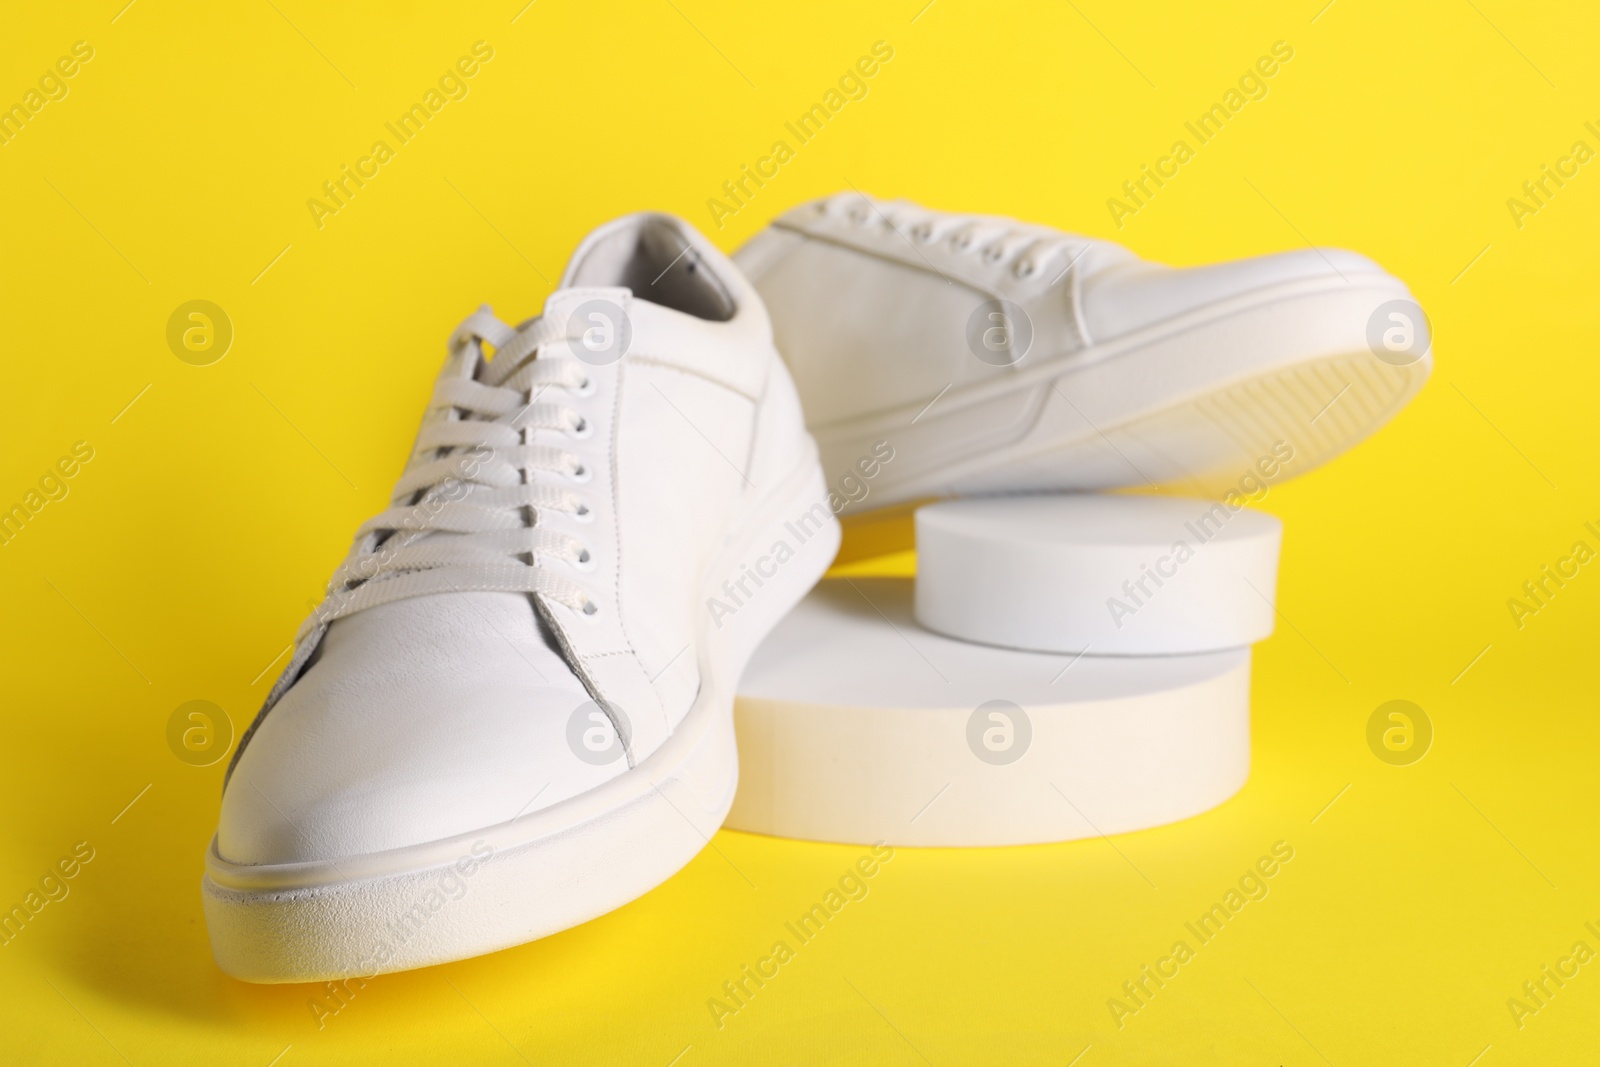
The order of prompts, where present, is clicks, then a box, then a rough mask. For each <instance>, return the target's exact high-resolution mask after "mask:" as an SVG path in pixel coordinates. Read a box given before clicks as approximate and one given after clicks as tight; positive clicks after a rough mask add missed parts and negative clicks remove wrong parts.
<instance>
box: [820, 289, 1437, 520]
mask: <svg viewBox="0 0 1600 1067" xmlns="http://www.w3.org/2000/svg"><path fill="white" fill-rule="evenodd" d="M1409 298H1410V297H1409V293H1408V292H1407V290H1406V289H1405V287H1404V286H1403V285H1401V284H1400V283H1399V282H1398V281H1396V280H1394V279H1392V278H1388V277H1387V276H1381V275H1357V276H1355V277H1353V278H1352V279H1351V280H1350V281H1349V282H1348V283H1335V284H1334V285H1332V286H1330V285H1329V284H1327V283H1326V282H1321V281H1319V282H1299V283H1291V284H1288V285H1284V286H1281V287H1278V288H1275V289H1273V290H1271V291H1268V292H1265V293H1253V294H1250V295H1248V296H1246V297H1241V298H1239V299H1236V300H1233V301H1228V302H1223V303H1219V304H1216V305H1213V306H1211V307H1208V308H1206V309H1204V310H1203V311H1200V312H1195V313H1193V314H1190V315H1188V316H1185V317H1183V318H1181V319H1177V320H1174V321H1171V322H1166V323H1162V324H1160V325H1159V326H1156V327H1152V328H1150V329H1148V330H1144V331H1141V332H1139V333H1136V334H1133V335H1130V336H1128V337H1126V338H1122V339H1120V340H1118V341H1115V342H1112V343H1108V344H1105V345H1098V346H1093V347H1090V348H1088V349H1086V350H1083V351H1081V352H1077V353H1074V354H1072V355H1070V356H1067V357H1062V358H1048V357H1046V358H1042V359H1039V358H1037V357H1028V358H1025V359H1024V361H1023V362H1022V363H1021V364H1019V365H1018V367H1017V369H1016V371H1015V372H1014V373H1012V374H1010V375H1008V376H1005V377H1002V378H1000V379H997V380H995V381H992V382H989V383H986V384H984V385H980V386H972V387H968V388H965V389H961V390H951V391H950V392H949V393H947V394H943V395H941V396H940V397H939V398H938V399H937V400H936V401H935V402H934V403H933V404H931V405H928V406H927V407H926V408H923V409H922V410H921V411H920V412H919V407H920V405H913V406H910V407H907V408H906V409H904V410H899V409H896V410H894V411H890V412H880V413H877V414H875V415H873V416H871V417H868V418H864V419H856V420H851V421H850V422H847V423H836V424H833V425H829V426H823V427H813V428H812V432H813V433H814V434H815V435H816V437H817V440H818V443H819V445H820V446H821V448H822V456H823V464H824V469H825V470H826V471H827V472H828V473H829V474H830V475H832V476H834V477H835V478H837V477H838V476H839V474H840V473H841V472H844V471H848V470H849V469H850V466H851V464H852V463H853V462H854V461H855V459H856V457H858V456H860V455H863V454H864V451H863V450H864V449H867V448H868V447H870V445H871V443H872V442H874V441H877V440H880V439H887V440H888V441H890V443H891V444H893V445H894V447H895V449H896V453H897V454H896V457H895V460H894V462H893V463H891V464H888V465H886V466H885V468H884V472H883V475H882V477H881V479H880V480H879V481H878V482H877V483H875V484H874V486H873V495H872V497H871V498H870V499H871V503H870V504H867V505H865V506H870V507H879V506H884V505H889V504H893V503H896V502H903V501H907V500H913V499H918V498H925V497H931V496H941V495H947V494H951V493H958V494H979V493H999V492H1030V491H1040V490H1099V489H1112V488H1123V487H1138V488H1150V487H1157V488H1164V489H1167V488H1170V489H1175V490H1178V491H1183V492H1188V493H1193V494H1196V495H1201V496H1211V495H1214V494H1216V493H1219V492H1223V491H1226V490H1227V489H1229V488H1234V487H1237V486H1238V484H1239V483H1240V482H1241V480H1244V479H1247V478H1250V477H1252V476H1253V477H1255V478H1256V479H1257V480H1259V478H1260V477H1261V476H1260V473H1259V466H1258V465H1259V464H1260V463H1261V462H1262V461H1263V460H1264V459H1265V460H1268V461H1271V460H1272V459H1273V457H1274V450H1275V449H1277V450H1278V452H1279V453H1281V452H1282V451H1283V450H1284V448H1285V446H1287V449H1288V450H1290V451H1292V453H1293V456H1292V459H1291V460H1290V462H1288V463H1281V464H1279V466H1281V467H1282V468H1283V471H1282V473H1281V474H1280V475H1279V477H1293V476H1296V475H1299V474H1303V473H1305V472H1306V471H1308V470H1310V469H1311V468H1313V467H1316V466H1319V465H1320V464H1322V463H1325V462H1327V461H1328V460H1329V459H1332V458H1333V457H1334V456H1337V455H1339V454H1340V453H1342V452H1344V451H1345V450H1347V449H1349V448H1350V447H1352V446H1353V445H1355V444H1356V443H1357V442H1359V441H1361V440H1362V439H1364V438H1365V437H1367V436H1369V435H1370V434H1371V433H1373V432H1374V431H1375V430H1377V429H1378V428H1379V427H1380V426H1382V425H1383V424H1384V423H1385V422H1387V421H1388V420H1389V419H1390V418H1392V417H1393V416H1394V415H1395V413H1396V412H1398V411H1399V410H1400V409H1401V408H1402V407H1404V406H1405V404H1406V403H1407V402H1408V401H1409V400H1410V399H1411V398H1412V397H1413V396H1415V395H1416V393H1417V392H1418V390H1420V389H1421V388H1422V386H1423V384H1424V382H1426V380H1427V378H1428V374H1429V372H1430V370H1431V368H1432V356H1431V353H1430V354H1426V355H1424V356H1422V357H1421V358H1420V359H1418V360H1417V361H1416V362H1414V363H1412V364H1410V365H1408V366H1394V365H1392V364H1389V363H1386V362H1384V361H1382V360H1380V359H1379V358H1378V357H1377V356H1375V355H1374V354H1373V353H1372V352H1371V351H1370V350H1369V349H1368V347H1367V341H1366V334H1365V326H1366V322H1367V319H1368V318H1369V317H1370V316H1371V314H1372V312H1373V311H1374V309H1376V308H1378V307H1379V306H1380V305H1382V304H1383V303H1385V302H1387V301H1389V300H1396V299H1409ZM1030 361H1031V363H1030ZM913 420H915V421H913ZM1252 472H1254V473H1252ZM858 510H859V509H858Z"/></svg>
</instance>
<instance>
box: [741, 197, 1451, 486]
mask: <svg viewBox="0 0 1600 1067" xmlns="http://www.w3.org/2000/svg"><path fill="white" fill-rule="evenodd" d="M734 259H735V262H737V263H738V264H739V265H740V266H741V267H743V268H744V270H745V272H746V274H747V275H748V276H749V277H750V279H751V281H752V282H754V283H755V286H756V288H757V289H758V290H759V291H760V292H761V295H762V297H763V298H764V299H765V300H766V303H767V308H768V311H769V312H770V314H771V315H772V321H773V330H774V335H775V336H776V338H777V341H778V349H779V350H780V351H781V352H782V353H783V354H784V358H785V359H786V360H787V361H788V363H789V367H790V370H791V371H792V372H793V374H794V376H795V382H796V384H797V385H798V387H799V389H800V396H801V399H802V400H803V401H804V403H805V409H806V417H807V421H808V423H809V425H810V427H811V431H812V433H813V434H815V435H816V437H817V441H818V444H819V445H820V446H821V449H822V458H823V468H824V472H825V473H826V475H827V476H828V478H829V481H830V483H831V487H832V488H833V490H834V491H835V492H836V493H837V494H838V496H839V499H841V500H842V501H846V502H848V506H849V507H850V508H853V509H855V510H862V509H865V508H869V507H877V506H880V505H884V504H892V503H896V502H899V501H906V500H912V499H917V498H922V497H930V496H937V495H944V494H950V493H993V492H1006V491H1030V490H1087V489H1106V488H1112V487H1118V486H1141V487H1146V486H1172V487H1176V488H1183V489H1187V490H1189V491H1191V492H1200V493H1201V494H1203V495H1209V494H1211V493H1213V492H1217V491H1220V490H1225V489H1227V488H1240V489H1241V490H1242V492H1244V494H1245V495H1250V493H1251V492H1252V491H1253V490H1252V486H1255V485H1257V484H1259V483H1262V482H1270V481H1274V480H1276V479H1278V478H1283V477H1288V476H1291V475H1295V474H1300V473H1303V472H1304V471H1306V470H1309V469H1310V468H1311V467H1314V466H1316V465H1318V464H1320V463H1323V462H1325V461H1326V460H1328V459H1330V458H1332V457H1333V456H1335V455H1337V454H1338V453H1340V452H1342V451H1344V450H1345V449H1347V448H1349V447H1350V446H1351V445H1353V444H1355V443H1356V442H1357V441H1359V440H1361V439H1362V438H1364V437H1366V436H1367V435H1368V434H1370V433H1372V432H1373V431H1374V430H1376V429H1377V428H1378V427H1379V426H1381V425H1382V424H1383V423H1384V422H1386V421H1387V420H1388V419H1389V418H1390V417H1391V416H1392V415H1394V413H1395V412H1397V411H1398V410H1399V409H1400V408H1401V407H1402V406H1403V405H1404V404H1405V403H1406V402H1407V401H1408V400H1409V399H1410V398H1411V397H1412V396H1413V395H1414V394H1415V393H1416V392H1417V390H1418V389H1420V388H1421V387H1422V384H1423V382H1424V381H1425V380H1426V379H1427V376H1428V372H1429V369H1430V367H1431V364H1432V358H1431V352H1430V337H1429V331H1428V325H1427V320H1426V317H1425V316H1424V315H1423V314H1422V309H1421V308H1419V307H1418V306H1417V305H1416V303H1415V301H1414V300H1412V298H1411V295H1410V293H1409V292H1407V290H1406V287H1405V286H1404V285H1403V284H1402V283H1401V282H1399V281H1398V280H1396V279H1395V278H1393V277H1390V276H1389V275H1388V274H1386V273H1384V272H1383V270H1381V269H1380V268H1379V267H1378V266H1377V265H1376V264H1374V263H1373V262H1371V261H1370V260H1368V259H1366V258H1364V257H1362V256H1359V255H1356V254H1354V253H1351V252H1341V251H1337V250H1332V249H1306V250H1303V251H1297V252H1285V253H1281V254H1278V255H1271V256H1262V257H1260V258H1257V259H1248V260H1242V261H1239V262H1235V263H1222V264H1217V265H1214V266H1206V267H1193V268H1188V269H1182V270H1175V269H1172V268H1169V267H1163V266H1160V265H1157V264H1153V263H1146V262H1144V261H1142V260H1140V259H1138V258H1137V257H1135V256H1134V255H1133V254H1132V253H1130V252H1128V251H1127V250H1126V249H1123V248H1121V247H1119V246H1117V245H1113V244H1109V243H1106V242H1103V241H1094V240H1089V239H1087V238H1082V237H1075V236H1072V235H1070V234H1064V233H1061V232H1059V231H1056V230H1051V229H1048V228H1046V227H1042V226H1031V225H1025V224H1022V223H1017V222H1014V221H1012V220H1010V219H1003V218H991V217H981V216H966V215H948V214H942V213H939V212H934V211H929V210H927V209H924V208H919V207H916V206H914V205H911V204H906V203H879V202H876V201H873V200H870V199H868V198H866V197H863V196H860V195H858V194H854V193H851V194H843V195H840V196H836V197H833V198H830V199H827V200H821V201H817V202H816V203H812V204H807V205H804V206H802V207H799V208H796V209H794V210H792V211H789V212H788V213H786V214H785V215H783V216H782V217H781V218H779V219H778V220H777V221H776V222H774V223H773V225H772V226H771V227H770V228H769V229H767V230H765V231H763V232H762V233H760V234H757V235H756V236H755V237H754V238H753V239H752V240H751V241H750V242H749V243H748V244H746V245H745V246H744V248H742V249H740V250H739V252H738V253H737V254H736V255H735V257H734Z"/></svg>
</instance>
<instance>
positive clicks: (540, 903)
mask: <svg viewBox="0 0 1600 1067" xmlns="http://www.w3.org/2000/svg"><path fill="white" fill-rule="evenodd" d="M826 501H827V490H826V486H825V484H824V482H823V479H822V474H821V470H820V468H819V467H818V465H817V462H816V460H815V457H814V454H810V455H808V456H807V458H806V460H805V462H803V463H802V464H801V465H800V466H798V467H797V468H795V470H794V472H793V473H792V474H791V475H790V476H789V477H788V478H787V479H785V480H784V482H783V483H782V484H780V485H778V486H775V487H774V488H773V489H772V490H770V491H769V492H768V493H767V494H766V495H765V496H764V497H763V498H761V500H759V501H758V502H757V503H756V504H755V506H754V507H753V509H752V511H751V512H750V513H749V514H748V516H747V517H746V519H745V521H744V522H743V524H742V526H741V527H740V529H739V530H738V531H737V532H735V533H734V534H733V535H731V536H730V538H729V541H728V543H727V545H726V546H725V548H724V550H723V551H722V553H721V554H720V555H719V557H718V559H717V560H716V562H715V563H714V564H713V566H712V567H711V568H710V570H709V571H708V576H707V579H706V583H705V587H704V588H705V593H706V596H707V597H709V596H711V595H715V594H716V591H718V590H720V588H721V586H722V584H723V582H724V581H728V580H733V581H737V580H738V579H739V577H740V576H741V574H742V573H744V569H745V568H747V567H749V566H752V565H754V562H753V561H755V560H756V559H758V558H760V557H762V556H765V555H768V554H769V553H770V550H771V549H772V547H773V545H774V544H775V543H776V542H778V541H783V542H785V543H787V544H788V545H789V546H790V548H791V550H792V551H793V553H794V554H793V556H792V557H789V558H787V559H786V560H785V562H783V564H782V565H781V566H780V567H779V568H778V570H777V572H776V573H775V574H773V575H772V576H771V577H768V578H766V579H765V580H764V582H763V584H762V585H761V586H760V587H759V589H756V590H754V593H755V595H753V596H750V597H749V598H748V599H747V600H745V601H744V603H742V604H741V605H740V606H739V608H738V610H737V611H736V612H735V613H733V614H732V615H731V616H729V617H726V618H725V619H723V625H722V626H720V627H719V626H716V625H715V624H714V623H713V622H712V621H711V620H710V618H709V617H707V618H705V619H704V620H703V621H702V640H700V641H699V642H698V648H699V654H700V677H701V679H702V684H701V690H700V693H699V694H698V696H697V697H696V699H695V702H694V705H693V706H692V707H691V708H690V710H689V712H688V713H687V715H686V716H685V718H684V720H683V721H682V722H681V723H680V724H679V725H678V727H677V728H676V729H675V730H674V731H673V734H672V736H671V737H670V738H668V740H667V741H666V742H665V743H664V744H663V745H662V746H661V747H660V748H659V749H657V750H656V751H655V752H654V753H652V754H651V755H650V756H648V757H647V758H646V759H645V760H643V761H642V762H641V763H640V764H639V765H638V766H636V767H633V768H631V769H630V770H628V771H626V772H624V773H623V774H621V775H619V776H617V777H616V778H613V779H611V780H610V781H607V782H606V783H604V784H603V785H601V786H599V787H597V788H595V789H592V790H590V791H588V792H586V793H584V794H581V795H579V796H576V797H573V798H571V799H569V800H566V801H563V802H561V803H560V804H556V805H553V806H551V807H549V808H546V809H543V810H540V811H536V812H533V813H531V814H528V815H526V816H523V817H521V818H518V819H515V820H513V821H511V822H508V823H502V824H500V825H497V826H492V827H486V828H484V829H483V830H481V831H477V832H474V833H468V834H462V835H460V836H457V837H453V838H449V839H446V840H441V841H434V842H430V843H428V844H425V845H417V846H412V847H407V848H403V849H395V850H392V851H389V852H383V853H376V854H372V855H366V856H356V857H349V858H344V859H340V860H338V861H336V862H335V861H326V862H314V863H297V864H280V865H270V866H248V865H240V864H233V863H229V862H228V861H226V860H224V859H223V858H222V857H221V856H220V855H218V853H217V845H216V840H215V839H213V840H212V843H211V848H210V850H209V852H208V854H207V858H206V875H205V878H204V880H203V884H202V896H203V900H204V905H205V913H206V923H207V926H208V927H209V928H210V933H211V945H212V951H213V954H214V955H215V956H216V960H217V963H218V965H219V966H221V968H222V969H223V970H224V971H226V972H227V973H228V974H231V975H233V976H234V977H236V978H241V979H244V980H246V981H251V982H267V983H276V982H310V981H324V980H330V979H352V980H354V979H360V978H370V977H372V976H374V975H377V974H384V973H388V972H391V971H400V970H407V969H410V968H414V967H425V966H429V965H432V964H436V963H445V962H448V961H451V960H458V959H464V958H467V957H469V956H476V955H480V954H482V953H486V952H493V951H496V950H498V949H502V948H509V947H511V946H513V945H519V944H522V943H524V942H527V941H533V940H536V939H538V938H541V937H545V936H548V935H550V934H553V933H556V932H558V931H560V930H564V929H567V928H569V927H572V926H576V925H578V924H580V923H583V922H587V921H588V920H590V919H593V918H596V917H598V916H600V915H603V914H605V913H607V912H609V911H613V910H615V909H617V908H619V907H621V906H622V905H624V904H626V903H628V902H629V901H631V900H634V899H637V898H638V897H640V896H642V895H643V894H645V893H646V892H648V891H649V890H651V889H653V888H654V887H656V886H657V885H660V884H661V883H662V882H664V881H666V880H667V879H668V878H670V877H671V876H672V875H673V874H675V873H676V872H677V871H678V870H679V869H681V868H682V867H683V866H684V865H685V864H686V863H688V862H689V861H690V860H691V859H693V858H694V856H695V855H696V854H697V853H699V852H700V850H701V849H702V848H704V847H705V845H706V842H708V841H709V840H710V839H711V835H712V834H713V833H715V832H716V831H717V829H718V828H719V827H720V826H721V825H722V821H723V819H724V817H725V816H726V814H727V812H728V808H729V806H730V805H731V804H732V802H733V796H734V791H735V788H736V786H737V783H738V756H737V749H736V746H735V743H734V736H733V698H734V687H735V685H736V683H737V680H738V677H739V674H740V672H741V671H742V670H743V668H744V664H745V662H746V660H748V658H749V656H750V653H751V652H752V651H753V649H754V648H755V646H756V645H757V644H759V643H760V641H761V639H762V638H763V637H765V636H766V634H767V633H768V631H770V630H771V629H772V628H773V627H774V626H775V625H776V624H777V623H778V621H779V620H780V619H782V618H783V616H784V615H785V614H786V613H787V612H788V611H789V610H790V609H791V608H792V607H793V606H794V605H795V604H796V603H797V602H798V601H799V600H800V599H801V598H802V597H803V596H804V595H805V593H806V591H807V590H809V589H810V588H811V586H812V585H814V584H815V583H816V581H817V579H818V578H820V577H821V576H822V573H823V571H825V570H826V569H827V567H828V565H829V564H830V563H831V562H832V560H833V557H834V554H835V552H836V551H837V549H838V544H839V526H838V523H837V522H836V521H835V520H834V518H833V514H832V512H831V511H830V510H829V509H828V505H827V502H826ZM818 502H820V505H821V506H820V511H817V510H815V509H813V505H814V504H817V503H818ZM804 514H809V515H810V520H809V521H808V522H806V523H804V524H801V525H800V526H798V527H797V525H796V521H797V520H798V519H799V518H800V517H801V516H802V515H804ZM797 529H799V530H802V531H804V532H807V533H809V536H808V537H807V538H806V539H804V540H803V541H802V540H801V539H800V537H799V536H798V534H797V533H796V530H797ZM746 588H749V585H748V582H747V584H746Z"/></svg>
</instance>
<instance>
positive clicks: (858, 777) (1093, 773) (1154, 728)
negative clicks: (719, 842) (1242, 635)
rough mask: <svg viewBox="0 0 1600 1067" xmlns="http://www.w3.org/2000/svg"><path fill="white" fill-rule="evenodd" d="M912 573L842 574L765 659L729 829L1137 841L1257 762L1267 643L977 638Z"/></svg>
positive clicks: (754, 662)
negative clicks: (937, 617) (939, 612)
mask: <svg viewBox="0 0 1600 1067" xmlns="http://www.w3.org/2000/svg"><path fill="white" fill-rule="evenodd" d="M911 596H912V594H911V582H910V581H909V580H906V579H854V580H850V579H834V580H829V581H825V582H823V583H822V584H821V585H820V586H818V587H817V588H816V589H815V590H814V591H813V592H812V593H811V594H810V596H808V597H807V598H806V599H805V600H804V601H802V602H801V603H800V605H799V607H797V608H796V609H795V610H794V612H792V613H791V614H790V615H789V616H788V617H787V618H785V619H784V620H783V622H781V623H780V624H779V625H778V627H777V628H776V629H775V630H774V631H773V632H772V633H771V634H770V635H769V636H768V638H767V640H766V641H765V642H764V643H763V644H762V645H761V647H759V648H758V649H757V650H756V653H755V655H754V657H753V658H752V659H751V662H750V665H749V667H748V668H747V669H746V671H745V674H744V678H743V680H742V681H741V683H740V687H739V698H738V701H737V703H736V705H735V716H736V720H737V733H738V739H739V762H740V772H739V792H738V795H737V797H736V798H735V800H734V804H733V811H732V813H731V814H730V815H729V817H728V820H727V825H728V826H729V827H730V828H732V829H738V830H751V831H756V832H759V833H767V834H776V835H779V836H783V837H795V838H804V839H809V840H818V841H841V842H855V843H862V844H865V843H870V842H877V841H884V842H888V843H890V844H894V845H1010V844H1027V843H1037V842H1045V841H1066V840H1071V839H1074V838H1081V837H1092V836H1096V835H1100V834H1111V833H1118V832H1121V831H1127V830H1137V829H1142V828H1145V827H1150V826H1157V825H1160V824H1162V823H1167V822H1172V821H1174V820H1177V819H1182V818H1185V817H1187V816H1190V815H1194V814H1197V813H1198V812H1202V811H1205V810H1206V809H1207V808H1210V807H1213V806H1215V805H1217V804H1219V803H1221V802H1222V801H1223V800H1226V799H1227V798H1228V797H1230V796H1232V795H1233V794H1234V793H1235V792H1236V791H1237V790H1238V789H1239V788H1240V786H1242V785H1243V784H1244V781H1245V778H1246V777H1247V776H1248V774H1249V764H1250V651H1249V649H1248V648H1237V649H1230V650H1226V651H1222V652H1212V653H1207V654H1203V655H1187V656H1147V657H1139V658H1131V657H1117V656H1111V657H1107V656H1093V655H1052V654H1044V653H1037V652H1022V651H1015V650H1011V649H1004V648H996V647H993V646H989V645H979V644H970V643H967V642H964V641H956V640H952V639H950V638H948V637H943V636H941V635H939V634H935V633H930V632H928V631H927V630H924V629H922V628H920V627H918V626H917V624H916V623H915V622H914V621H913V620H912V618H911Z"/></svg>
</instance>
